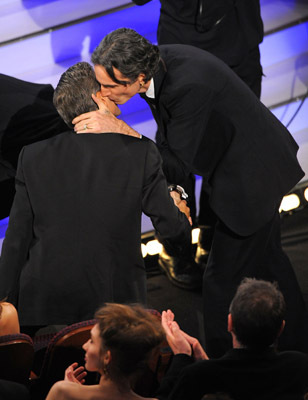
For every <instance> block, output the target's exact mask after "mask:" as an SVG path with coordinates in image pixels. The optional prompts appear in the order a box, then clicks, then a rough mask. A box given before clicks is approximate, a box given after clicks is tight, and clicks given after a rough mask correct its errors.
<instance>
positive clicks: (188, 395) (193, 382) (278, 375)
mask: <svg viewBox="0 0 308 400" xmlns="http://www.w3.org/2000/svg"><path fill="white" fill-rule="evenodd" d="M307 390H308V356H307V354H304V353H300V352H295V351H285V352H281V353H276V352H275V351H274V350H273V349H271V348H268V349H265V350H263V351H261V350H255V351H254V350H248V349H232V350H230V351H228V352H227V353H226V354H225V355H224V356H223V357H221V358H218V359H212V360H204V361H199V362H195V363H193V360H192V358H191V357H188V356H186V355H183V354H179V355H177V356H175V357H174V359H173V362H172V364H171V367H170V370H169V371H168V372H167V375H166V377H165V378H164V379H163V381H162V384H161V386H160V388H159V391H158V393H157V397H158V398H159V399H167V398H168V399H170V400H173V399H174V400H187V399H190V400H200V399H201V398H202V396H203V395H204V394H209V393H217V392H223V393H228V394H229V395H230V396H231V398H232V399H237V400H248V399H249V400H261V399H262V400H301V399H303V395H304V393H306V392H307Z"/></svg>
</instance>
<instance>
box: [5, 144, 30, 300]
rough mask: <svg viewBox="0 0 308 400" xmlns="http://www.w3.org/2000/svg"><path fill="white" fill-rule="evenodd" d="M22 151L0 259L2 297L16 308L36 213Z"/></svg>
mask: <svg viewBox="0 0 308 400" xmlns="http://www.w3.org/2000/svg"><path fill="white" fill-rule="evenodd" d="M24 151H25V149H24V148H23V149H22V151H21V153H20V156H19V161H18V167H17V173H16V184H15V186H16V194H15V197H14V202H13V205H12V209H11V212H10V218H9V225H8V228H7V231H6V234H5V239H4V241H3V246H2V252H1V259H0V276H1V280H0V298H4V297H7V300H8V301H9V302H11V303H13V304H15V305H16V295H17V290H18V283H19V276H20V273H21V270H22V268H23V266H24V265H25V263H26V260H27V257H28V252H29V247H30V243H31V241H32V238H33V230H32V227H33V213H32V208H31V204H30V199H29V195H28V191H27V187H26V183H25V178H24V172H23V156H24Z"/></svg>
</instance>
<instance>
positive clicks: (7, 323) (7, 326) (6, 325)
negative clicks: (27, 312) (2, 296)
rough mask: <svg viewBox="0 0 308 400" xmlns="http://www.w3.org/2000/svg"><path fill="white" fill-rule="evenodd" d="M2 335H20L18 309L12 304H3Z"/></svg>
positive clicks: (0, 326) (0, 330) (0, 328)
mask: <svg viewBox="0 0 308 400" xmlns="http://www.w3.org/2000/svg"><path fill="white" fill-rule="evenodd" d="M0 304H1V306H2V312H1V317H0V334H1V335H9V334H13V333H19V332H20V327H19V319H18V313H17V310H16V308H15V307H14V306H13V304H11V303H7V302H1V303H0Z"/></svg>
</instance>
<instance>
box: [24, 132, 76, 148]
mask: <svg viewBox="0 0 308 400" xmlns="http://www.w3.org/2000/svg"><path fill="white" fill-rule="evenodd" d="M71 133H72V132H71V131H69V130H68V131H66V132H62V133H58V134H57V135H55V136H53V137H50V138H47V139H43V140H39V141H37V142H34V143H31V144H27V145H26V146H24V150H25V151H26V152H35V151H37V150H41V149H44V148H45V147H49V146H50V145H52V144H55V143H59V142H62V141H63V140H65V138H68V137H69V136H70V134H71Z"/></svg>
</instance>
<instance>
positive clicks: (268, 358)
mask: <svg viewBox="0 0 308 400" xmlns="http://www.w3.org/2000/svg"><path fill="white" fill-rule="evenodd" d="M284 317H285V302H284V299H283V296H282V294H281V292H280V291H279V290H278V288H277V287H276V285H274V284H272V283H270V282H266V281H262V280H256V279H245V280H243V282H242V283H241V284H240V286H239V287H238V289H237V292H236V294H235V296H234V298H233V300H232V303H231V305H230V313H229V315H228V331H229V332H230V333H231V335H232V342H233V348H232V349H231V350H229V351H228V352H227V353H226V354H225V355H223V356H222V357H220V358H219V359H208V357H207V355H206V353H205V352H204V350H203V349H202V347H201V345H200V343H199V342H198V340H197V339H195V338H192V337H190V336H188V335H187V334H185V333H184V332H183V331H181V330H180V328H179V326H178V324H177V323H176V322H175V321H174V315H173V313H172V312H171V311H170V310H168V311H167V312H165V311H163V313H162V324H163V327H164V328H165V330H166V336H167V340H168V343H169V345H170V347H171V349H172V351H173V352H174V354H175V357H173V360H172V364H171V366H170V368H169V370H168V372H167V374H166V376H165V377H164V379H163V381H162V383H161V385H160V388H159V390H158V393H157V394H156V397H158V398H159V399H161V400H162V399H165V398H168V399H169V400H173V399H174V400H184V399H185V400H186V399H191V400H200V399H201V397H202V396H203V395H204V394H206V393H217V392H223V393H228V394H229V395H230V396H231V398H232V399H237V400H246V399H250V400H259V399H279V400H289V399H292V400H293V399H294V400H295V399H298V400H301V399H303V398H304V394H305V393H307V391H308V373H307V371H308V355H307V354H303V353H301V352H297V351H284V352H277V350H276V346H277V341H279V336H280V334H281V332H282V331H283V329H284V327H285V320H284Z"/></svg>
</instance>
